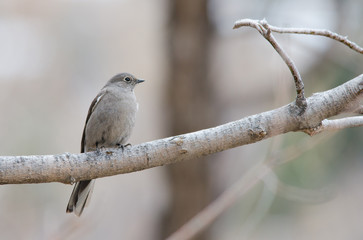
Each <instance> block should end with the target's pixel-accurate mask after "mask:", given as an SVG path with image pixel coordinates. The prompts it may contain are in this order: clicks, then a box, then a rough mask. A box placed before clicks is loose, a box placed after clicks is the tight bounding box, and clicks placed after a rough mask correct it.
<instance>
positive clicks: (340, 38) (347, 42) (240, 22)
mask: <svg viewBox="0 0 363 240" xmlns="http://www.w3.org/2000/svg"><path fill="white" fill-rule="evenodd" d="M249 21H253V22H255V21H257V22H258V20H251V19H242V20H238V21H236V22H235V24H234V27H233V28H239V27H242V26H247V25H246V24H248V23H247V22H249ZM268 28H269V29H270V30H271V31H272V32H276V33H293V34H309V35H318V36H323V37H328V38H331V39H333V40H336V41H338V42H341V43H343V44H344V45H346V46H348V47H349V48H351V49H353V50H354V51H356V52H358V53H361V54H363V48H362V47H360V46H359V45H358V44H356V43H355V42H352V41H350V40H348V37H346V36H342V35H339V34H337V33H335V32H332V31H329V30H325V29H309V28H281V27H275V26H272V25H270V24H268Z"/></svg>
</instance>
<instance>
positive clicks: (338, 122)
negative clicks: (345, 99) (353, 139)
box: [304, 116, 363, 136]
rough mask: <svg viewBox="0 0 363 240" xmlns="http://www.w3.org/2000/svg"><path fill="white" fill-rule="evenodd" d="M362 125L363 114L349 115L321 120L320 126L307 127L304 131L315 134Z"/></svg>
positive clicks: (311, 134)
mask: <svg viewBox="0 0 363 240" xmlns="http://www.w3.org/2000/svg"><path fill="white" fill-rule="evenodd" d="M361 126H363V117H362V116H357V117H347V118H342V119H334V120H328V119H324V120H323V121H322V122H321V125H320V126H318V127H316V128H313V129H307V130H305V131H304V132H305V133H307V134H309V135H310V136H313V135H316V134H318V133H321V132H322V131H337V130H341V129H344V128H352V127H361Z"/></svg>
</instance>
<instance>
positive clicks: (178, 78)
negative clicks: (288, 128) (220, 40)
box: [163, 0, 214, 239]
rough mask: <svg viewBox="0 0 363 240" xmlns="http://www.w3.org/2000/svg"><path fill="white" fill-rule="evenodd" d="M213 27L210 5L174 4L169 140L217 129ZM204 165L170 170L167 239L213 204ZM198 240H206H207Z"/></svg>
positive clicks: (178, 0) (179, 0)
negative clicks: (211, 61) (210, 59)
mask: <svg viewBox="0 0 363 240" xmlns="http://www.w3.org/2000/svg"><path fill="white" fill-rule="evenodd" d="M209 41H210V25H209V21H208V16H207V0H174V1H172V2H171V4H170V25H169V44H170V45H169V54H170V55H169V58H170V63H171V65H170V66H171V69H170V75H169V79H168V83H169V88H168V92H169V94H170V95H169V99H168V100H169V101H168V102H169V108H170V113H171V129H172V132H171V133H170V135H177V134H181V133H186V132H191V131H195V130H199V129H202V128H206V127H209V126H211V125H212V123H213V119H214V118H213V116H212V115H213V111H211V110H212V107H213V102H212V97H213V96H212V92H213V91H212V83H211V82H210V81H208V80H209V78H208V47H209ZM206 165H207V162H206V160H205V159H198V160H195V161H186V162H183V163H179V164H173V165H171V166H168V169H167V171H168V177H169V183H170V187H171V191H172V199H171V205H170V209H169V211H168V212H167V213H166V216H165V219H164V220H165V222H164V224H163V226H164V230H163V233H164V236H165V237H166V236H168V235H170V233H172V232H174V231H175V230H177V229H178V228H179V227H181V226H182V225H183V224H184V223H185V222H186V221H188V220H189V219H190V218H191V217H192V216H194V215H195V214H196V213H198V212H199V211H200V210H201V209H202V208H203V207H205V206H206V205H207V204H208V202H209V186H208V167H207V166H206ZM198 239H206V238H205V235H201V236H199V238H198Z"/></svg>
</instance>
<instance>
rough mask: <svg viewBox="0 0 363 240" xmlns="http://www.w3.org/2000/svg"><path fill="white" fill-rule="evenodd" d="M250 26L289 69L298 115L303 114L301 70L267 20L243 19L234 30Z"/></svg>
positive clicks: (304, 103) (303, 100)
mask: <svg viewBox="0 0 363 240" xmlns="http://www.w3.org/2000/svg"><path fill="white" fill-rule="evenodd" d="M242 26H248V27H253V28H255V29H257V31H258V32H259V33H261V35H262V36H263V37H264V38H265V39H266V40H267V41H269V43H270V44H271V45H272V46H273V48H274V49H275V50H276V51H277V52H278V54H279V55H280V56H281V58H282V59H283V60H284V62H285V63H286V65H287V67H288V68H289V70H290V72H291V74H292V76H293V78H294V82H295V87H296V93H297V96H296V106H297V107H298V114H303V113H304V111H305V109H306V105H307V102H306V98H305V95H304V83H303V81H302V79H301V75H300V73H299V70H298V69H297V67H296V66H295V63H294V61H293V60H292V59H291V58H290V57H289V56H288V55H287V53H286V52H285V51H284V50H283V49H282V47H281V46H280V44H279V43H278V42H277V41H276V39H275V38H274V36H273V35H272V33H271V29H270V25H269V24H268V23H267V21H266V20H262V21H259V20H252V19H242V20H239V21H237V22H236V23H235V25H234V27H233V28H234V29H236V28H239V27H242Z"/></svg>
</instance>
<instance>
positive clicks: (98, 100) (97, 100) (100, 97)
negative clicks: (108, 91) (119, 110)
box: [92, 93, 105, 112]
mask: <svg viewBox="0 0 363 240" xmlns="http://www.w3.org/2000/svg"><path fill="white" fill-rule="evenodd" d="M103 96H105V93H103V94H100V96H98V97H97V99H96V102H95V104H94V105H93V108H92V112H93V111H94V110H95V108H96V106H97V104H98V103H99V102H100V101H101V99H102V98H103Z"/></svg>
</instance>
